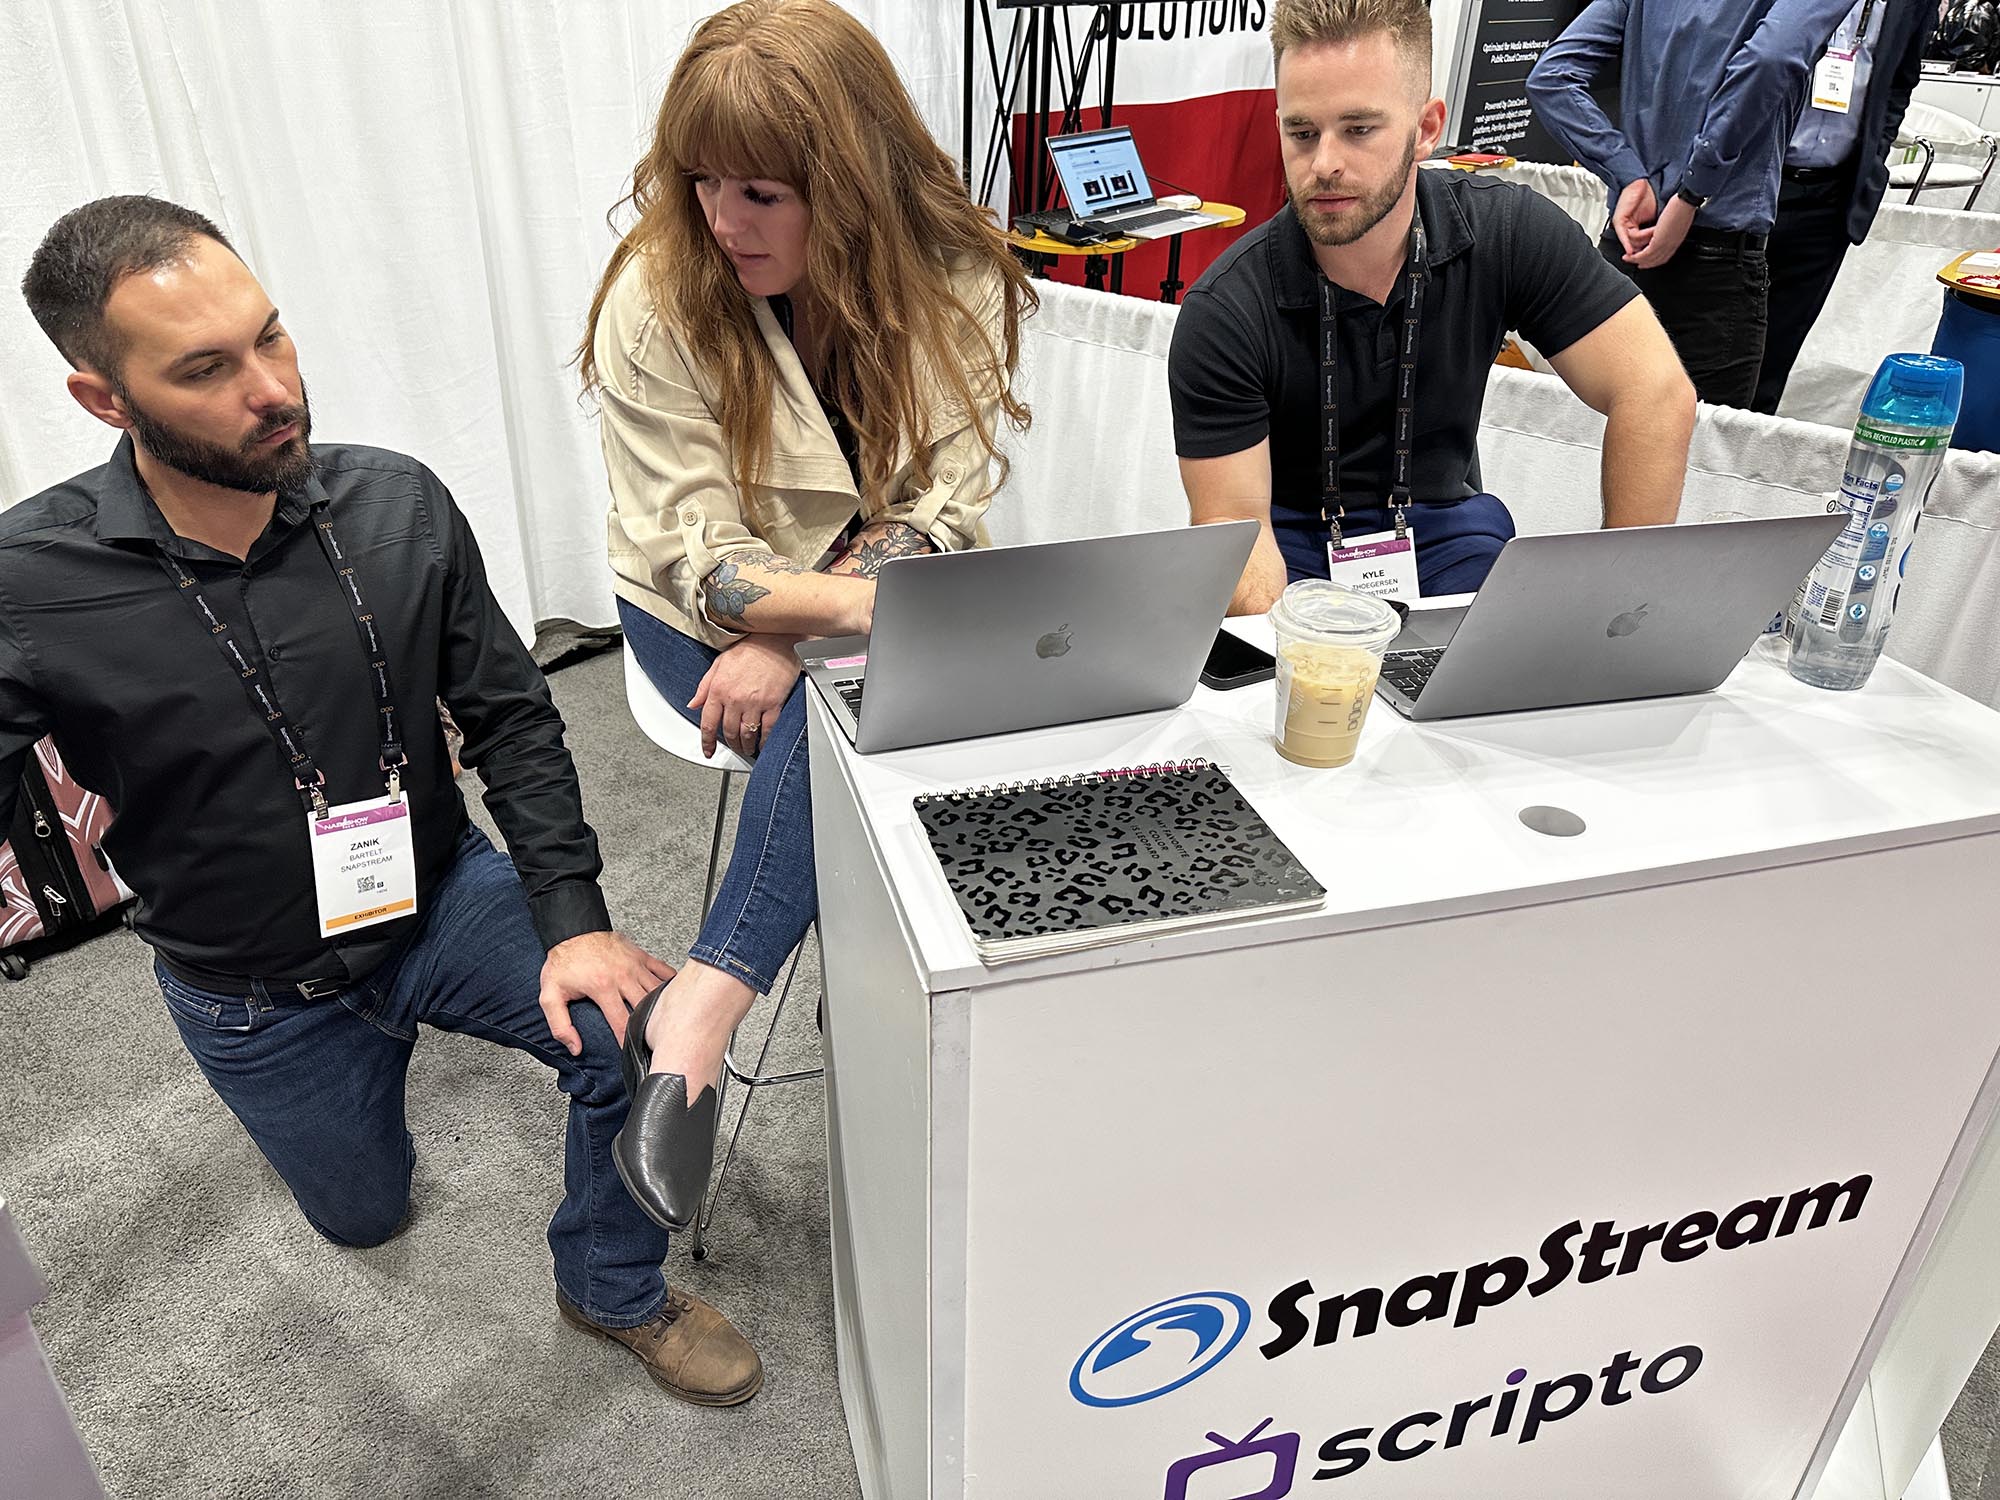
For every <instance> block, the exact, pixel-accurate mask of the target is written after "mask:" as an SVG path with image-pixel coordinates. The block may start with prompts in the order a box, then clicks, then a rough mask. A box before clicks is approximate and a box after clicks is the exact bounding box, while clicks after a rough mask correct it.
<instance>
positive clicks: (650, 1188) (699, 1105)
mask: <svg viewBox="0 0 2000 1500" xmlns="http://www.w3.org/2000/svg"><path fill="white" fill-rule="evenodd" d="M665 989H666V986H665V985H664V984H663V985H661V986H660V988H659V989H656V990H654V991H653V992H652V993H651V994H650V995H648V996H647V997H646V998H645V999H644V1000H641V1001H640V1002H639V1004H638V1006H637V1007H636V1008H634V1010H633V1011H632V1014H631V1017H630V1018H629V1019H628V1020H627V1021H626V1023H625V1046H624V1049H623V1050H622V1051H621V1052H620V1053H619V1064H620V1066H621V1067H622V1068H623V1070H624V1073H625V1088H626V1091H627V1092H628V1093H630V1094H631V1096H632V1110H631V1113H630V1114H628V1115H626V1117H625V1126H624V1128H623V1129H622V1130H620V1131H619V1132H618V1134H617V1136H616V1137H615V1138H613V1140H612V1142H611V1160H612V1163H613V1164H614V1165H615V1166H616V1167H617V1168H618V1178H619V1180H620V1181H621V1182H623V1183H624V1184H625V1191H626V1192H628V1193H630V1194H631V1195H632V1201H633V1202H635V1203H637V1204H638V1205H639V1207H640V1208H642V1209H644V1210H645V1212H646V1216H647V1217H648V1218H650V1219H651V1220H652V1221H653V1222H654V1223H655V1224H659V1225H661V1226H663V1227H664V1228H667V1229H673V1230H683V1229H687V1228H688V1227H689V1226H691V1225H692V1224H693V1223H694V1221H695V1218H696V1216H697V1215H699V1214H700V1213H701V1203H702V1199H703V1198H704V1197H705V1196H707V1193H708V1177H709V1170H710V1167H711V1165H712V1164H713V1162H714V1160H715V1126H716V1119H717V1115H718V1113H719V1110H720V1104H721V1101H720V1100H719V1099H717V1097H716V1093H715V1087H714V1085H712V1084H711V1085H709V1086H707V1087H705V1088H703V1089H702V1091H701V1093H700V1094H699V1095H697V1096H696V1098H695V1101H694V1104H693V1106H692V1107H689V1105H688V1102H687V1079H685V1078H684V1077H682V1076H681V1075H680V1074H679V1073H653V1072H650V1071H649V1070H650V1069H651V1067H652V1066H653V1051H652V1048H650V1047H648V1046H647V1045H646V1023H647V1022H648V1021H649V1020H651V1019H652V1015H653V1007H654V1006H655V1005H657V1004H658V1003H659V999H660V994H661V992H662V991H664V990H665Z"/></svg>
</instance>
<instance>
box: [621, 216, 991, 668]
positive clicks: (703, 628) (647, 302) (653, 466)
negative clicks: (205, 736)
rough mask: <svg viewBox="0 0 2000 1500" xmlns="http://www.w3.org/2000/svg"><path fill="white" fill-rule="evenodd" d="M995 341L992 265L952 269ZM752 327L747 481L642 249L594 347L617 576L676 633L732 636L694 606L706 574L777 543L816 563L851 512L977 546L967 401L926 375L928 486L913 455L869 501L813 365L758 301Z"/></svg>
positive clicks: (634, 599)
mask: <svg viewBox="0 0 2000 1500" xmlns="http://www.w3.org/2000/svg"><path fill="white" fill-rule="evenodd" d="M954 289H955V290H956V291H957V293H958V295H959V296H960V298H961V299H963V300H964V301H965V303H966V305H967V306H969V307H971V308H972V309H974V311H976V312H977V313H978V314H979V316H980V318H981V320H982V321H983V322H984V323H985V324H986V326H987V327H988V329H989V330H990V336H991V337H992V338H993V339H994V340H995V346H996V347H997V346H998V339H999V322H1000V312H1001V297H1002V295H1003V292H1004V286H1003V283H1002V282H1001V280H1000V278H999V277H998V276H997V275H993V274H992V273H990V272H989V273H986V274H985V275H984V276H978V277H975V275H973V274H972V273H965V274H962V275H961V276H959V277H957V278H955V281H954ZM756 313H757V326H758V328H759V330H760V331H761V332H762V333H763V335H764V342H765V344H766V346H767V347H768V348H769V349H770V351H771V360H772V363H773V364H774V365H775V367H776V376H775V379H774V380H773V383H772V390H771V456H770V461H769V463H768V464H767V465H766V467H765V471H764V474H763V477H762V480H761V481H760V482H759V483H757V484H755V485H753V486H752V487H751V491H750V493H749V494H747V495H746V494H744V493H742V491H741V490H740V489H739V488H738V487H737V484H736V480H735V470H734V465H733V464H732V463H731V461H730V459H731V455H730V451H729V448H728V446H727V444H726V443H725V442H724V440H723V436H722V425H721V422H720V420H719V419H718V417H717V415H716V414H717V412H718V411H719V410H720V407H721V401H720V399H719V398H718V395H717V392H718V387H717V384H716V378H715V375H714V374H713V372H712V371H711V370H710V369H708V368H707V367H706V366H704V365H703V363H702V362H701V361H700V360H698V359H696V358H694V355H693V351H692V350H690V349H689V347H688V346H687V343H686V341H685V338H684V336H683V335H682V334H681V333H680V332H679V330H677V329H675V328H672V327H670V326H669V325H668V324H667V323H666V322H665V321H664V320H663V319H662V318H661V317H660V316H659V314H658V312H657V311H656V310H655V309H654V307H653V303H652V299H651V298H650V297H649V296H648V295H647V294H646V285H645V276H644V270H643V266H642V263H641V257H639V256H636V255H635V256H633V257H632V259H631V260H629V261H627V262H626V264H625V267H624V269H623V270H622V271H620V272H619V274H618V278H617V280H616V281H614V282H613V283H612V285H611V291H610V294H609V295H608V296H607V297H606V298H605V299H604V308H603V311H602V312H601V313H600V314H599V316H598V321H597V335H596V341H595V344H594V346H593V347H594V349H595V351H596V355H597V368H598V370H599V372H600V373H601V376H602V379H603V389H602V394H601V406H602V417H601V420H600V422H599V438H600V440H601V442H602V444H603V447H604V465H605V469H606V471H607V473H608V475H609V477H610V482H611V512H610V516H609V521H608V526H607V530H608V532H609V542H610V555H611V568H612V572H613V573H614V574H615V575H616V579H615V581H614V583H613V588H614V589H615V590H616V592H617V594H618V596H619V597H620V598H621V599H625V600H628V601H630V602H631V603H633V604H635V605H637V606H638V607H639V608H640V609H643V610H645V611H647V612H648V613H649V614H652V615H654V616H656V617H657V618H659V619H661V620H664V621H665V622H666V623H667V624H669V625H671V626H673V627H674V629H676V630H678V631H680V632H681V633H682V634H684V635H689V636H692V637H694V638H695V639H696V640H699V641H705V642H707V643H708V644H709V645H711V646H716V647H722V646H727V645H730V644H731V643H732V642H735V641H739V640H741V639H742V638H743V637H742V635H741V633H739V632H733V631H728V630H723V629H721V628H720V627H718V626H717V625H715V623H714V622H713V621H711V620H710V619H709V618H708V616H707V615H706V614H705V613H704V612H703V610H702V603H701V581H702V580H703V579H704V578H706V577H707V576H708V575H709V573H710V572H712V571H713V570H714V568H715V566H716V565H717V564H718V563H720V562H723V561H724V560H726V559H727V558H730V557H732V556H736V555H738V554H741V553H747V552H767V553H768V552H775V553H777V554H778V555H779V556H781V557H786V558H790V559H791V560H792V561H794V562H797V563H801V564H803V565H804V566H806V567H812V566H813V565H814V564H816V563H817V562H818V561H819V559H820V558H821V557H822V555H823V554H824V553H825V552H826V549H827V548H828V547H829V546H830V545H831V544H832V543H833V542H834V541H835V540H836V539H837V538H838V537H839V536H840V534H841V532H842V531H843V530H844V529H845V528H846V526H847V523H848V522H849V521H850V520H852V519H853V517H854V515H855V513H856V512H857V511H858V512H860V513H861V515H862V517H863V519H864V520H869V521H873V520H877V519H881V518H884V517H887V518H888V519H891V520H897V521H903V522H906V523H907V524H909V525H910V526H913V527H915V528H916V529H917V530H918V531H921V532H922V533H923V534H924V535H925V536H927V537H929V538H930V540H931V543H932V545H934V546H935V547H936V548H937V549H938V550H939V551H941V552H958V551H963V550H964V549H966V548H968V547H973V546H980V545H984V544H985V541H986V538H985V534H984V528H983V527H982V526H981V524H980V517H981V516H982V515H983V514H984V512H985V510H986V499H985V494H984V492H985V489H986V482H987V467H988V465H987V461H986V455H985V453H984V452H983V451H982V450H981V448H980V445H979V441H978V437H977V435H976V431H975V429H974V427H973V425H972V422H971V419H970V417H969V416H968V415H967V413H966V411H965V408H964V407H962V406H960V405H958V404H957V403H956V402H954V401H951V400H950V399H949V398H948V397H946V396H945V395H943V394H942V383H941V382H938V381H929V382H926V384H927V387H928V389H929V390H930V391H931V392H932V393H933V394H932V396H931V398H930V399H931V402H932V404H931V408H930V419H931V431H932V432H933V433H934V434H936V435H937V436H936V438H935V440H934V441H933V443H932V445H931V450H930V453H931V484H930V486H929V487H928V488H926V489H918V488H916V484H915V480H914V478H913V475H912V469H913V465H912V464H911V462H910V461H909V456H908V455H907V454H906V455H904V457H903V460H902V462H901V463H900V464H899V465H898V466H897V468H896V471H895V473H894V475H893V476H892V477H891V479H890V483H889V487H888V491H887V493H885V494H881V495H870V496H868V497H867V498H866V499H865V500H864V499H863V498H862V496H861V495H860V494H859V493H858V492H857V490H856V488H855V484H854V478H853V475H852V474H850V473H849V472H848V468H847V460H846V459H844V458H842V457H841V453H840V445H839V443H838V442H836V441H835V439H834V436H833V429H832V428H831V427H829V426H828V425H827V421H826V414H825V413H824V412H823V411H822V410H821V409H820V404H819V398H818V397H817V396H816V395H815V394H814V393H813V388H812V383H811V382H810V381H809V380H808V379H807V378H806V372H805V367H804V366H803V365H802V364H800V362H799V357H798V355H797V353H796V352H795V351H794V350H793V348H792V342H791V340H790V339H788V338H786V337H785V333H784V330H783V329H782V328H780V327H779V326H778V320H777V317H776V315H775V314H773V313H772V311H771V307H770V304H769V303H768V302H767V301H765V300H764V299H762V298H759V299H757V302H756ZM982 415H983V416H984V418H985V421H986V424H987V431H989V432H992V431H995V430H996V427H997V424H998V422H999V417H1000V414H999V400H998V394H997V392H995V393H993V394H991V395H989V396H987V398H986V400H985V403H984V405H983V407H982Z"/></svg>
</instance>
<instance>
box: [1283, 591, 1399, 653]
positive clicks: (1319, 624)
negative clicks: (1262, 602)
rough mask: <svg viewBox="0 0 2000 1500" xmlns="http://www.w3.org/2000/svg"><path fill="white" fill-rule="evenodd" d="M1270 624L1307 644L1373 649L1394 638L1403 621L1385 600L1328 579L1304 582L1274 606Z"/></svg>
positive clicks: (1286, 593) (1284, 594)
mask: <svg viewBox="0 0 2000 1500" xmlns="http://www.w3.org/2000/svg"><path fill="white" fill-rule="evenodd" d="M1271 623H1272V624H1273V625H1275V626H1276V627H1277V628H1278V629H1280V630H1282V631H1284V632H1285V633H1286V634H1287V635H1291V636H1296V637H1299V638H1302V639H1305V640H1314V641H1322V642H1325V643H1326V644H1329V645H1343V646H1370V647H1372V646H1377V645H1381V644H1383V643H1385V642H1387V641H1388V640H1390V639H1391V638H1393V637H1394V636H1395V635H1396V633H1397V632H1398V631H1400V630H1401V629H1402V628H1403V617H1402V615H1401V614H1400V613H1398V612H1397V610H1396V609H1395V608H1394V607H1393V606H1392V605H1391V604H1390V603H1389V602H1388V601H1387V600H1386V599H1377V598H1374V597H1373V596H1371V595H1368V594H1363V593H1359V592H1357V591H1356V590H1354V589H1351V588H1348V587H1346V586H1345V585H1343V584H1338V583H1334V582H1331V581H1330V580H1328V579H1325V578H1301V579H1300V580H1299V581H1298V582H1297V583H1295V584H1292V585H1291V586H1290V587H1289V588H1287V589H1286V590H1285V591H1284V593H1282V594H1280V595H1279V596H1278V602H1277V603H1276V604H1274V605H1272V606H1271Z"/></svg>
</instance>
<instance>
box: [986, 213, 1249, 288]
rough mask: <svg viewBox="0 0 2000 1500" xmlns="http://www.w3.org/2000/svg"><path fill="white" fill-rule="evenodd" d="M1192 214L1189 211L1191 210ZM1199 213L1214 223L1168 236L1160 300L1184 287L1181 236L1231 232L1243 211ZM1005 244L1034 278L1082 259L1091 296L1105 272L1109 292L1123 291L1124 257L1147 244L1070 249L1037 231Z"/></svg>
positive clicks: (1102, 244) (1014, 235)
mask: <svg viewBox="0 0 2000 1500" xmlns="http://www.w3.org/2000/svg"><path fill="white" fill-rule="evenodd" d="M1190 211H1191V212H1192V210H1190ZM1200 211H1201V212H1202V213H1205V214H1213V215H1215V217H1216V220H1217V222H1215V223H1213V224H1204V225H1202V226H1201V229H1186V230H1182V231H1181V234H1175V235H1169V236H1167V275H1166V279H1165V280H1163V281H1162V282H1161V283H1160V300H1161V301H1162V302H1175V301H1178V300H1179V299H1180V294H1181V289H1182V288H1183V287H1185V286H1186V285H1187V283H1186V282H1184V281H1182V280H1181V236H1182V235H1186V234H1199V233H1201V232H1202V230H1203V229H1233V228H1235V227H1236V226H1237V225H1238V224H1241V223H1242V222H1243V218H1244V214H1243V210H1242V209H1240V208H1238V207H1237V206H1236V205H1235V204H1233V203H1203V204H1202V205H1201V209H1200ZM1007 242H1008V243H1009V244H1010V245H1012V246H1013V247H1014V249H1015V252H1016V253H1017V254H1019V255H1020V257H1021V258H1022V260H1023V261H1025V262H1026V263H1027V266H1028V269H1029V270H1030V271H1031V272H1033V273H1034V274H1035V275H1037V276H1046V275H1048V269H1049V265H1050V263H1051V262H1052V261H1054V260H1056V259H1057V258H1058V257H1060V256H1066V255H1081V256H1083V257H1085V259H1084V262H1083V284H1084V285H1085V286H1087V287H1089V288H1090V289H1091V290H1092V291H1094V292H1101V291H1103V290H1104V277H1105V268H1106V265H1107V264H1108V265H1109V267H1110V272H1111V290H1112V291H1114V292H1122V291H1124V290H1125V262H1124V259H1123V257H1124V255H1125V253H1126V252H1127V251H1128V250H1136V249H1138V248H1139V246H1141V245H1143V244H1150V243H1151V241H1148V240H1134V239H1118V240H1103V241H1100V242H1099V243H1097V244H1095V245H1071V244H1067V243H1065V242H1064V241H1062V240H1059V239H1054V238H1052V237H1051V236H1049V235H1047V234H1044V233H1042V232H1041V231H1040V230H1037V231H1036V232H1035V233H1034V234H1022V233H1020V232H1018V231H1016V230H1009V231H1008V233H1007Z"/></svg>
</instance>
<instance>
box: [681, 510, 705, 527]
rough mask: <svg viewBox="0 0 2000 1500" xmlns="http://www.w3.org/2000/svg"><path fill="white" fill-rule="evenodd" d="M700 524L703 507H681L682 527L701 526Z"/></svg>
mask: <svg viewBox="0 0 2000 1500" xmlns="http://www.w3.org/2000/svg"><path fill="white" fill-rule="evenodd" d="M700 524H701V507H700V506H699V505H683V506H682V507H681V525H683V526H699V525H700Z"/></svg>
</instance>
